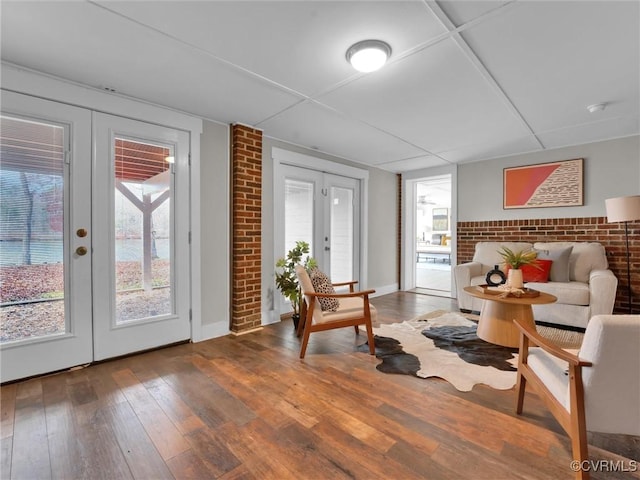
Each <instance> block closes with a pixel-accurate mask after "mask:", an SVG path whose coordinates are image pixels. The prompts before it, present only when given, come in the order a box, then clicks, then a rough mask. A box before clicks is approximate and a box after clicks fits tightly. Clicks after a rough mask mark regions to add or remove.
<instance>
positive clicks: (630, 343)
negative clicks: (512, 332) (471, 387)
mask: <svg viewBox="0 0 640 480" xmlns="http://www.w3.org/2000/svg"><path fill="white" fill-rule="evenodd" d="M515 323H516V325H517V326H518V328H519V329H520V332H521V334H520V353H519V357H518V380H517V385H516V391H517V402H516V412H517V413H518V414H521V413H522V407H523V403H524V392H525V386H526V385H527V383H529V384H531V385H532V386H533V387H534V390H535V391H536V393H537V394H538V395H539V396H540V397H541V399H542V400H543V401H544V403H545V404H546V406H547V408H549V410H550V411H551V413H552V414H553V416H554V417H555V418H556V419H557V420H558V422H559V423H560V425H561V426H562V428H563V429H564V430H565V431H566V432H567V434H568V435H569V437H570V438H571V448H572V451H573V460H575V461H578V462H581V463H580V464H579V465H582V466H583V468H579V469H578V471H577V472H576V478H579V479H588V478H589V468H588V465H586V463H582V462H586V461H588V459H589V456H588V451H587V430H589V431H593V432H602V433H617V434H626V435H640V407H639V405H640V315H596V316H594V317H593V318H591V320H590V321H589V324H588V326H587V329H586V331H585V335H584V339H583V341H582V346H581V348H580V351H579V352H578V353H577V354H574V353H571V352H570V351H568V350H563V349H561V348H559V347H557V346H555V345H553V344H550V343H549V341H548V340H546V339H544V338H542V337H541V336H540V335H538V334H537V333H536V331H535V330H534V329H532V328H531V327H529V326H527V325H525V324H523V323H519V322H518V321H517V320H516V321H515ZM584 467H586V468H584Z"/></svg>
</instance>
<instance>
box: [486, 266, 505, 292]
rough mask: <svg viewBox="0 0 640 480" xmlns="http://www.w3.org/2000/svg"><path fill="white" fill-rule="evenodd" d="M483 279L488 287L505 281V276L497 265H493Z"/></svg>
mask: <svg viewBox="0 0 640 480" xmlns="http://www.w3.org/2000/svg"><path fill="white" fill-rule="evenodd" d="M485 280H486V282H487V285H489V286H490V287H497V286H498V285H502V284H504V283H506V281H507V277H506V276H505V274H504V272H503V271H502V270H500V269H499V268H498V265H494V266H493V270H491V271H490V272H489V273H487V276H486V277H485Z"/></svg>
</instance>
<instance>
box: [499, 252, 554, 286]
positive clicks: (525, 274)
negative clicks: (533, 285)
mask: <svg viewBox="0 0 640 480" xmlns="http://www.w3.org/2000/svg"><path fill="white" fill-rule="evenodd" d="M552 265H553V261H552V260H543V259H540V258H537V259H536V261H535V262H533V264H530V265H523V266H522V267H520V270H522V281H523V282H525V283H528V282H538V283H547V282H548V281H549V274H550V272H551V267H552ZM509 270H511V265H507V273H509Z"/></svg>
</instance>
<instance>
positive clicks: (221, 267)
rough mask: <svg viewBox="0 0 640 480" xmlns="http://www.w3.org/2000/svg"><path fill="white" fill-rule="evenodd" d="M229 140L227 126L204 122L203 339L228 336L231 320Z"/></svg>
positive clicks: (201, 220)
mask: <svg viewBox="0 0 640 480" xmlns="http://www.w3.org/2000/svg"><path fill="white" fill-rule="evenodd" d="M229 138H230V131H229V126H228V125H223V124H219V123H214V122H209V121H204V123H203V131H202V138H201V146H200V185H201V188H200V201H201V206H202V207H201V212H200V223H201V232H200V234H201V237H200V243H201V246H202V248H201V256H200V267H201V273H200V284H201V291H202V302H201V308H202V339H206V338H212V337H217V336H220V335H225V334H227V333H229V322H230V320H231V303H230V302H231V291H230V285H231V242H230V231H231V217H230V212H231V206H230V198H231V195H230V172H231V159H230V147H229ZM194 281H197V279H194ZM194 340H197V339H194Z"/></svg>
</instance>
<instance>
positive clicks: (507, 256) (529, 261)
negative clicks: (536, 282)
mask: <svg viewBox="0 0 640 480" xmlns="http://www.w3.org/2000/svg"><path fill="white" fill-rule="evenodd" d="M498 253H499V254H500V256H501V257H502V259H503V260H504V264H505V265H511V268H514V269H516V270H517V269H519V268H520V267H522V266H523V265H533V266H534V267H536V268H540V267H539V266H538V265H536V263H535V261H536V258H537V257H538V254H537V253H536V252H535V251H534V250H527V251H524V250H523V251H520V252H514V251H513V250H511V249H509V248H507V247H502V248H501V249H500V250H498Z"/></svg>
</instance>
